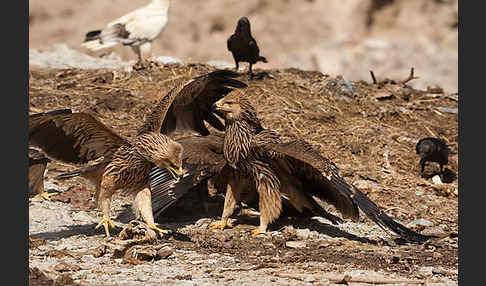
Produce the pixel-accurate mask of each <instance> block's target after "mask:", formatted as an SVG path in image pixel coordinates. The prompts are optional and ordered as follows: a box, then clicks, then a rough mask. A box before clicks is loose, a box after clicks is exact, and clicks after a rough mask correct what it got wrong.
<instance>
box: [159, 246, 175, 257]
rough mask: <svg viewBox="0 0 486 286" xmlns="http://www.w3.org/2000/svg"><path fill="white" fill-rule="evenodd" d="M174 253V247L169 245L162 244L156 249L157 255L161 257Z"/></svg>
mask: <svg viewBox="0 0 486 286" xmlns="http://www.w3.org/2000/svg"><path fill="white" fill-rule="evenodd" d="M172 253H174V249H172V248H171V247H169V246H164V247H162V248H161V249H159V250H158V251H157V255H158V256H160V258H161V259H165V258H167V257H169V256H171V255H172Z"/></svg>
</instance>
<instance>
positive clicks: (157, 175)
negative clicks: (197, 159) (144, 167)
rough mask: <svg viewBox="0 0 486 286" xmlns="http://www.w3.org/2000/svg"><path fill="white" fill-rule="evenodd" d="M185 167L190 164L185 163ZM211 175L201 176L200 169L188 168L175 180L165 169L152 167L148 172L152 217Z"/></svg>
mask: <svg viewBox="0 0 486 286" xmlns="http://www.w3.org/2000/svg"><path fill="white" fill-rule="evenodd" d="M186 167H190V166H188V165H187V164H186ZM211 176H212V175H209V174H207V175H202V176H201V172H200V171H191V170H189V172H187V173H186V174H185V175H184V177H183V178H182V179H180V180H178V181H177V180H175V179H174V178H173V177H172V175H170V173H169V172H168V171H167V170H166V169H161V168H159V167H154V168H153V169H152V171H151V172H150V193H151V195H152V212H153V214H154V217H158V216H159V215H160V214H162V213H163V212H164V211H166V210H167V209H168V208H169V207H170V206H171V205H172V204H174V203H175V202H177V201H178V200H179V199H180V198H182V197H183V196H184V195H185V194H186V193H188V192H189V191H190V190H191V189H192V188H193V187H195V186H196V185H198V184H199V183H201V182H202V181H203V180H205V179H207V178H209V177H211Z"/></svg>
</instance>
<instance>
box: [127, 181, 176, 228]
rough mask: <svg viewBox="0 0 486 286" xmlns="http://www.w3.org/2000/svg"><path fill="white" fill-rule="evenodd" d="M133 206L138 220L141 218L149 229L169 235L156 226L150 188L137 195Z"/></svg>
mask: <svg viewBox="0 0 486 286" xmlns="http://www.w3.org/2000/svg"><path fill="white" fill-rule="evenodd" d="M132 206H133V210H134V212H135V215H136V217H137V219H138V218H141V219H142V220H143V221H145V223H147V225H148V227H149V228H151V229H153V230H155V231H158V232H159V233H161V234H166V233H168V231H167V230H164V229H160V228H158V227H157V226H156V225H155V222H154V216H153V213H152V196H151V194H150V189H149V188H145V189H143V190H141V191H140V192H138V193H137V194H136V195H135V198H134V200H133V205H132Z"/></svg>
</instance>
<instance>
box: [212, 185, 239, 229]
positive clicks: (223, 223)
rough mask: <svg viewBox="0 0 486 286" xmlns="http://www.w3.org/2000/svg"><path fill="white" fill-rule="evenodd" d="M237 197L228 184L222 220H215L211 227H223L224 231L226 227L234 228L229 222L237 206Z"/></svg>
mask: <svg viewBox="0 0 486 286" xmlns="http://www.w3.org/2000/svg"><path fill="white" fill-rule="evenodd" d="M236 202H237V198H236V197H235V193H233V190H232V188H231V186H230V185H229V184H228V186H227V189H226V194H225V196H224V207H223V214H222V215H221V220H219V221H215V222H213V223H211V224H210V225H209V229H211V230H212V229H218V228H219V229H221V231H223V230H224V229H225V228H226V227H228V228H232V227H233V225H232V224H231V223H229V222H228V219H229V217H230V216H231V215H232V214H233V212H234V211H235V208H236Z"/></svg>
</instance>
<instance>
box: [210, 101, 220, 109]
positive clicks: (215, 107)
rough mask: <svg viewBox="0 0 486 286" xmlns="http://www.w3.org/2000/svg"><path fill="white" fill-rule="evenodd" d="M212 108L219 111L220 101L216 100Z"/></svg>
mask: <svg viewBox="0 0 486 286" xmlns="http://www.w3.org/2000/svg"><path fill="white" fill-rule="evenodd" d="M211 110H212V111H218V110H219V105H218V102H215V103H213V105H211Z"/></svg>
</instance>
